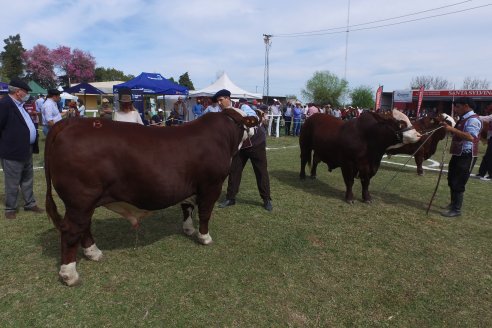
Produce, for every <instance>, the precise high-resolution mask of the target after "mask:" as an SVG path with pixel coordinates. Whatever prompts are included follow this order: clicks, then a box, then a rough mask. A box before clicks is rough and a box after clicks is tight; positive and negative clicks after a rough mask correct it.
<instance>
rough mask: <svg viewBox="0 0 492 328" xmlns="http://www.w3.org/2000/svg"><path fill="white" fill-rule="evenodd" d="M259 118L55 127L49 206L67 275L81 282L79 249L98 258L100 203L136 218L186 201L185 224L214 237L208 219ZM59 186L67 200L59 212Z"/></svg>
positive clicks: (233, 114) (203, 238)
mask: <svg viewBox="0 0 492 328" xmlns="http://www.w3.org/2000/svg"><path fill="white" fill-rule="evenodd" d="M257 123H258V119H257V118H256V117H243V116H242V115H241V114H240V112H239V111H236V110H234V109H225V110H224V111H223V112H221V113H210V114H207V115H204V116H203V117H201V118H200V119H198V120H195V121H193V122H191V123H189V124H185V125H182V126H177V127H166V128H158V127H145V126H142V125H139V124H133V123H124V122H113V121H107V120H99V119H69V120H66V121H61V122H59V123H57V124H56V125H55V126H54V127H53V129H52V130H51V131H50V132H49V134H48V136H47V139H46V146H45V174H46V184H47V192H46V210H47V212H48V215H49V216H50V217H51V219H52V220H53V223H54V224H55V226H56V228H57V229H58V230H59V231H60V234H61V268H60V272H59V275H60V277H61V279H62V281H63V282H65V283H66V284H67V285H69V286H72V285H74V284H76V283H77V282H78V281H79V275H78V273H77V270H76V254H77V249H78V247H79V245H81V246H82V248H83V250H84V254H85V256H87V257H88V258H89V259H90V260H94V261H98V260H99V259H101V257H102V252H101V251H100V250H99V249H98V248H97V246H96V244H95V242H94V238H93V237H92V234H91V220H92V215H93V213H94V210H95V209H96V208H97V207H99V206H105V207H107V208H108V209H110V210H113V211H115V212H117V213H119V214H121V215H123V216H124V217H125V218H127V219H128V220H130V222H131V223H132V224H133V225H134V226H137V225H138V221H139V219H141V218H143V217H144V216H145V215H147V214H148V212H149V211H153V210H159V209H163V208H166V207H169V206H172V205H175V204H178V203H181V208H182V211H183V217H184V223H183V230H184V232H185V233H186V234H187V235H193V234H194V232H195V229H194V227H193V221H192V215H193V211H194V208H195V206H198V216H199V232H198V233H197V238H198V241H199V242H200V243H202V244H205V245H206V244H210V243H211V242H212V237H210V234H209V231H208V222H209V219H210V215H211V213H212V209H213V207H214V204H215V202H216V201H217V199H218V198H219V196H220V193H221V190H222V184H223V182H224V180H225V178H226V177H227V175H228V174H229V169H230V164H231V159H232V157H233V156H234V154H235V153H236V152H237V151H238V149H239V148H240V146H241V144H242V142H243V141H244V140H245V139H246V138H247V137H248V135H249V136H250V135H252V133H253V129H252V128H251V127H252V126H254V125H257ZM52 185H53V187H54V189H55V190H56V192H57V193H58V196H59V197H60V198H61V200H62V201H63V203H64V205H65V209H66V211H65V215H64V217H63V218H62V216H61V215H60V214H59V213H58V211H57V207H56V204H55V202H54V201H53V196H52V190H51V189H52Z"/></svg>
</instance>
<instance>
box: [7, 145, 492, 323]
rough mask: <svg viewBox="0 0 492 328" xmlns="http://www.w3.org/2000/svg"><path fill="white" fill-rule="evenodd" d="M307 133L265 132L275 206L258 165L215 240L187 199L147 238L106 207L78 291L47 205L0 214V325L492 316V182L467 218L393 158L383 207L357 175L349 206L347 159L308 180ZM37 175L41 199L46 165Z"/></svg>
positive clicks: (384, 171) (222, 212) (378, 186)
mask: <svg viewBox="0 0 492 328" xmlns="http://www.w3.org/2000/svg"><path fill="white" fill-rule="evenodd" d="M297 142H298V141H297V139H296V138H293V137H282V138H279V139H273V138H270V139H269V140H268V146H269V147H272V148H279V149H272V150H269V151H268V159H269V172H270V179H271V189H272V198H273V204H274V210H273V212H272V213H269V212H266V211H265V210H264V209H263V208H262V207H261V204H262V203H261V199H260V197H259V195H258V191H257V189H256V183H255V180H254V175H253V170H252V168H251V166H250V165H249V164H248V165H247V166H246V169H245V172H244V175H243V182H242V185H241V191H240V193H239V195H238V198H237V201H238V203H237V205H236V206H233V207H230V208H226V209H219V208H217V207H216V208H215V209H214V212H213V215H212V219H211V221H210V233H211V236H212V238H213V239H214V243H213V244H212V245H211V246H202V245H199V244H198V243H197V242H196V240H195V239H194V238H190V237H187V236H185V235H184V234H183V233H182V232H181V224H182V215H181V211H180V208H179V206H174V207H172V208H168V209H165V210H162V211H157V212H155V213H153V215H152V216H151V217H149V218H148V219H145V220H144V221H143V222H142V224H141V229H140V231H139V232H138V238H137V234H136V232H135V231H134V230H132V229H131V227H130V224H129V223H128V222H127V221H126V220H124V219H122V218H120V217H118V216H117V215H116V214H114V213H113V212H110V211H107V210H105V209H102V208H100V209H97V210H96V212H95V214H94V217H93V224H92V226H93V233H94V237H95V238H96V242H97V245H98V246H99V248H101V250H102V251H103V252H104V259H103V261H101V262H97V263H96V262H91V261H88V260H86V259H85V258H84V257H83V256H82V253H81V252H80V253H79V259H78V266H77V269H78V272H79V274H80V275H81V279H82V284H81V285H79V286H76V287H73V288H70V287H66V286H64V285H62V284H61V283H60V282H59V281H58V270H59V264H60V262H59V261H60V249H59V236H58V232H57V231H56V230H55V229H54V227H53V225H52V223H51V222H50V221H49V220H48V219H47V217H46V215H36V214H32V213H26V212H23V211H22V210H21V211H20V212H19V214H18V219H17V220H15V221H7V220H5V219H3V218H2V219H1V220H0V322H1V323H0V326H2V327H103V326H104V327H141V326H143V327H205V326H209V327H339V326H361V327H366V326H376V327H380V326H395V327H490V326H491V324H492V252H491V250H492V223H491V217H490V201H489V197H490V194H491V190H492V189H491V188H492V182H483V181H479V180H477V179H471V180H470V181H469V182H468V185H467V191H466V193H465V202H464V207H463V216H461V217H459V218H457V219H445V218H443V217H441V216H440V215H439V211H440V208H439V206H442V205H445V204H447V202H448V195H449V191H448V188H447V184H446V177H445V176H443V179H442V181H441V186H440V188H439V190H438V193H437V196H436V199H435V202H434V206H433V207H432V209H431V211H430V214H429V215H426V213H425V210H426V207H427V204H428V201H429V199H430V197H431V195H432V192H433V190H434V187H435V185H436V180H437V173H433V172H430V173H426V175H425V176H423V177H418V176H417V175H416V172H415V169H413V168H405V169H403V170H402V171H401V173H399V174H398V175H396V177H395V178H394V179H393V177H394V176H395V173H396V172H397V171H400V168H399V167H397V166H392V165H388V164H384V165H382V167H381V169H380V170H379V172H378V174H377V175H376V177H374V178H373V180H372V183H371V186H370V190H371V192H372V195H373V198H374V202H373V204H370V205H368V204H365V203H362V202H361V201H360V200H361V195H360V190H361V188H360V182H359V181H358V180H356V183H355V188H354V192H355V194H356V197H357V200H358V201H357V202H356V203H355V204H354V205H349V204H346V203H345V202H344V201H343V199H342V198H343V195H344V184H343V180H342V177H341V172H340V170H339V169H337V170H335V171H333V172H331V173H329V172H327V170H326V166H325V165H320V166H319V167H318V179H317V180H311V179H307V180H305V181H300V180H299V178H298V172H299V149H298V147H288V146H297ZM442 144H443V143H442ZM481 148H482V150H484V147H483V146H481ZM440 157H441V151H440V150H439V151H438V153H436V155H435V158H436V159H437V160H440ZM446 158H447V161H448V160H449V156H447V157H446ZM479 163H480V160H479ZM37 164H41V165H42V158H41V157H40V155H36V157H35V165H37ZM94 164H96V163H94ZM410 164H414V162H413V160H411V161H410ZM88 169H90V168H88ZM35 177H36V184H35V194H36V196H37V199H38V201H39V203H40V205H41V206H43V207H44V197H45V188H46V186H45V181H44V172H43V171H42V170H38V171H36V172H35ZM392 179H393V180H392ZM390 181H391V182H390ZM0 183H1V185H2V188H3V175H2V176H1V178H0ZM224 189H225V185H224ZM222 198H223V196H222ZM222 198H221V199H222ZM1 201H2V204H3V195H2V199H1ZM58 203H59V202H58ZM61 211H63V209H61ZM196 222H197V221H196V218H195V224H196Z"/></svg>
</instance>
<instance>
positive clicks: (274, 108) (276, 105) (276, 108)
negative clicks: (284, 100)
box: [270, 99, 282, 135]
mask: <svg viewBox="0 0 492 328" xmlns="http://www.w3.org/2000/svg"><path fill="white" fill-rule="evenodd" d="M270 114H271V115H272V117H271V120H272V129H271V131H270V135H275V131H276V130H277V121H278V120H279V119H280V116H281V114H282V113H281V111H280V102H279V101H278V99H273V104H272V105H271V106H270Z"/></svg>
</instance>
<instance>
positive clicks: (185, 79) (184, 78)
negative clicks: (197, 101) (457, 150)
mask: <svg viewBox="0 0 492 328" xmlns="http://www.w3.org/2000/svg"><path fill="white" fill-rule="evenodd" d="M178 84H179V85H182V86H184V87H187V88H188V90H195V87H194V86H193V82H191V80H190V76H189V75H188V72H186V73H184V74H183V75H181V76H180V77H179V80H178Z"/></svg>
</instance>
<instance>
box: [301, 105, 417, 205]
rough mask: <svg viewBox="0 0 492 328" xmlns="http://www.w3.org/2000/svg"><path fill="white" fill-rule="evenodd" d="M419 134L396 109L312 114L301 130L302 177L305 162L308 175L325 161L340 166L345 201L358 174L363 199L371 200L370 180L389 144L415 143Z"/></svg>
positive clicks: (350, 198)
mask: <svg viewBox="0 0 492 328" xmlns="http://www.w3.org/2000/svg"><path fill="white" fill-rule="evenodd" d="M419 139H420V134H419V133H418V132H417V131H416V130H415V129H414V128H413V127H412V124H411V123H410V120H409V119H408V117H407V116H406V115H404V114H403V113H401V112H400V111H398V110H395V109H394V110H393V111H392V112H390V113H385V114H378V113H374V112H364V113H362V114H361V115H360V116H359V117H358V118H357V119H353V120H350V121H341V120H339V119H336V118H335V117H333V116H331V115H322V114H315V115H313V116H311V117H310V118H308V119H307V120H306V122H305V123H304V125H303V126H302V129H301V136H300V138H299V146H300V148H301V171H300V173H299V176H300V178H301V179H305V177H306V173H305V168H306V164H311V156H312V162H313V163H312V167H311V177H312V178H314V177H316V167H317V165H318V163H319V162H321V161H322V162H325V163H326V164H328V170H329V171H331V170H333V169H335V168H337V167H340V168H341V169H342V174H343V179H344V182H345V186H346V191H345V200H346V201H347V202H349V203H353V202H354V195H353V192H352V186H353V184H354V178H356V177H359V178H360V182H361V184H362V198H363V200H364V202H371V194H370V193H369V183H370V181H371V178H372V177H373V176H374V175H375V174H376V172H377V171H378V169H379V165H380V164H381V159H382V158H383V155H384V153H385V152H386V150H387V149H388V148H389V147H398V146H401V145H403V144H408V143H414V142H417V141H418V140H419Z"/></svg>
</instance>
